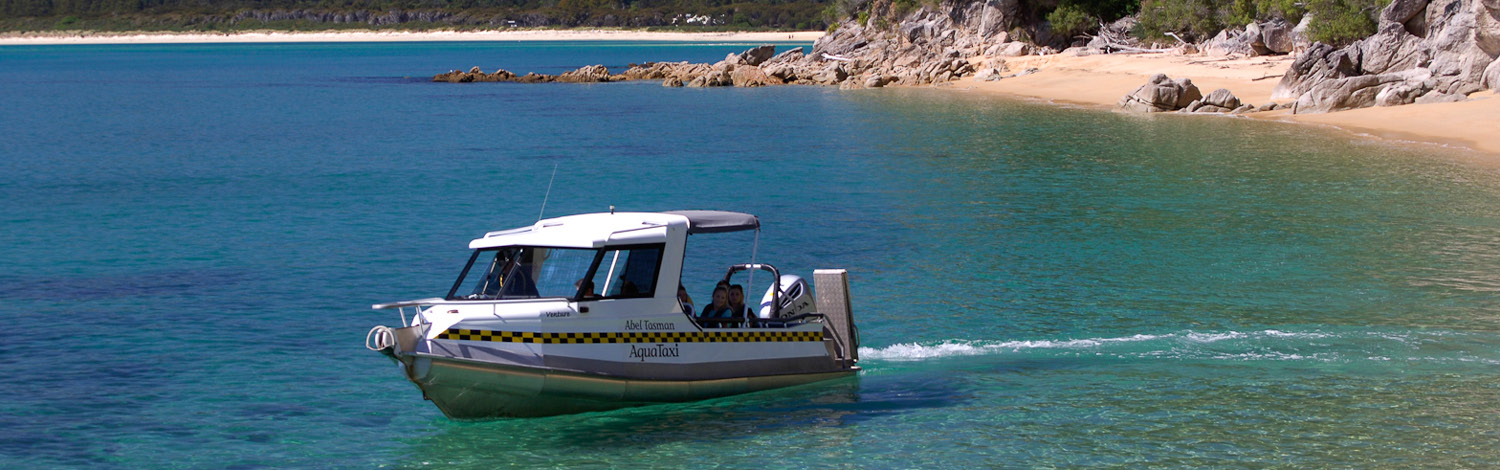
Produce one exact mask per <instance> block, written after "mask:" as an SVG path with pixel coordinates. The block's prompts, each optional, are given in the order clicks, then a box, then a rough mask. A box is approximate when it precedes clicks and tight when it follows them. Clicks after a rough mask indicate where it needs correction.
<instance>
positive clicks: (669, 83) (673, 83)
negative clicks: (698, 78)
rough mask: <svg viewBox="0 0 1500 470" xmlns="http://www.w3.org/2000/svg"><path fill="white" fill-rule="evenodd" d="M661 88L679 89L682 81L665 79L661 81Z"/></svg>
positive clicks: (670, 78)
mask: <svg viewBox="0 0 1500 470" xmlns="http://www.w3.org/2000/svg"><path fill="white" fill-rule="evenodd" d="M661 86H665V87H680V86H682V79H681V78H677V77H667V78H666V79H664V80H662V81H661Z"/></svg>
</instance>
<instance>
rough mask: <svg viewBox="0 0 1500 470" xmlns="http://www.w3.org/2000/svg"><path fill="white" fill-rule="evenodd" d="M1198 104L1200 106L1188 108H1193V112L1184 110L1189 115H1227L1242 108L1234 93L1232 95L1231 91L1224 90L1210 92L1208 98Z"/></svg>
mask: <svg viewBox="0 0 1500 470" xmlns="http://www.w3.org/2000/svg"><path fill="white" fill-rule="evenodd" d="M1198 103H1199V105H1198V106H1188V108H1192V110H1191V111H1189V110H1188V109H1183V111H1184V112H1189V113H1227V112H1230V111H1233V110H1235V108H1239V107H1240V99H1239V98H1236V97H1235V96H1234V93H1230V92H1229V90H1226V89H1223V88H1220V89H1217V90H1214V91H1211V92H1209V93H1208V96H1205V97H1203V99H1202V100H1201V101H1199V102H1198Z"/></svg>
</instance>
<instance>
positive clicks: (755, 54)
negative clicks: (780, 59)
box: [738, 45, 776, 66]
mask: <svg viewBox="0 0 1500 470" xmlns="http://www.w3.org/2000/svg"><path fill="white" fill-rule="evenodd" d="M775 56H776V46H769V45H767V46H757V47H753V48H751V49H750V50H748V51H745V52H741V53H740V54H739V57H738V59H739V60H738V63H740V64H744V65H751V66H755V65H760V64H763V63H765V62H766V61H768V60H771V58H773V57H775Z"/></svg>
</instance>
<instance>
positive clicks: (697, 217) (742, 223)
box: [663, 211, 760, 234]
mask: <svg viewBox="0 0 1500 470" xmlns="http://www.w3.org/2000/svg"><path fill="white" fill-rule="evenodd" d="M663 213H664V214H675V215H680V216H683V217H687V218H688V233H689V234H694V233H724V232H738V231H742V230H755V229H758V228H760V219H759V218H756V217H755V216H754V215H751V214H746V213H744V212H729V211H668V212H663Z"/></svg>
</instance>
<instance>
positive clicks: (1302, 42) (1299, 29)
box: [1291, 15, 1313, 51]
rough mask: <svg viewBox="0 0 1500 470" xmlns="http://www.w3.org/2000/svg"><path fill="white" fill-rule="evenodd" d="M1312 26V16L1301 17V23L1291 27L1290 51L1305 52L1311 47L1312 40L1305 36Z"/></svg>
mask: <svg viewBox="0 0 1500 470" xmlns="http://www.w3.org/2000/svg"><path fill="white" fill-rule="evenodd" d="M1311 25H1312V15H1302V21H1298V22H1297V26H1293V27H1292V32H1291V36H1292V50H1293V51H1305V50H1307V48H1309V47H1312V44H1313V43H1312V39H1310V38H1309V37H1308V36H1307V29H1308V28H1309V27H1311Z"/></svg>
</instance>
